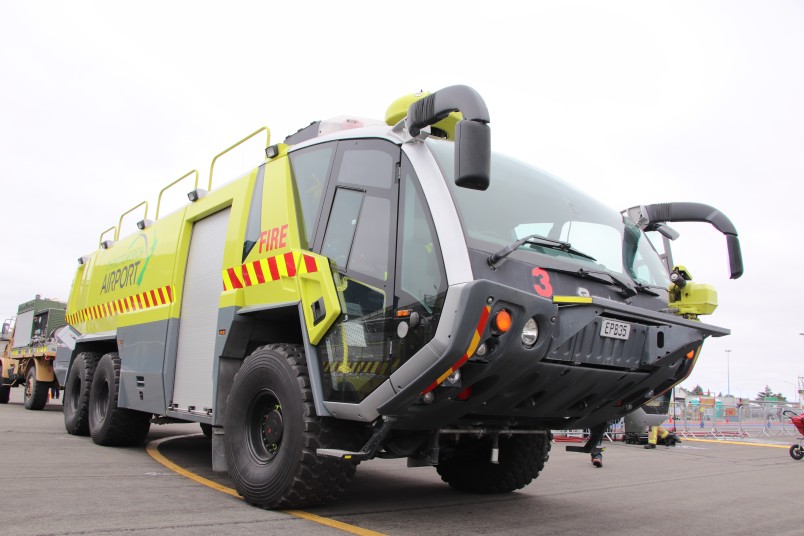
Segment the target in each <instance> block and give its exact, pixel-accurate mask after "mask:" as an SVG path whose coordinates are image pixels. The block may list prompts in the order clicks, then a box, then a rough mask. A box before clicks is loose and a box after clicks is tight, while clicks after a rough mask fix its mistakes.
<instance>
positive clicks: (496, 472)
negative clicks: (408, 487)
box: [436, 434, 550, 493]
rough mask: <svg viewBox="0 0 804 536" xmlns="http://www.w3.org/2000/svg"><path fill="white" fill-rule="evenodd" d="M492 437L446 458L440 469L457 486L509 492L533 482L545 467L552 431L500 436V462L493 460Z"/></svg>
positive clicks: (481, 491) (437, 469)
mask: <svg viewBox="0 0 804 536" xmlns="http://www.w3.org/2000/svg"><path fill="white" fill-rule="evenodd" d="M491 445H492V442H491V439H490V438H484V439H481V440H478V441H477V442H476V443H474V444H471V445H469V446H467V447H463V448H462V449H461V450H458V451H457V452H456V453H455V454H454V455H453V456H451V457H448V458H446V459H443V460H442V461H441V462H440V463H439V464H438V465H437V466H436V471H438V474H439V475H441V480H443V481H444V482H446V483H447V484H449V485H450V486H452V487H453V488H455V489H457V490H460V491H466V492H469V493H508V492H511V491H514V490H518V489H520V488H523V487H525V486H527V485H528V484H530V483H531V482H532V481H533V479H535V478H536V477H538V476H539V473H540V472H541V470H542V469H544V464H545V462H547V459H548V458H549V453H550V435H549V434H543V435H520V434H516V435H511V436H508V437H506V436H500V442H499V447H500V456H499V462H500V463H496V464H495V463H491V459H490V458H491Z"/></svg>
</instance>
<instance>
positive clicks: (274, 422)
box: [246, 389, 285, 464]
mask: <svg viewBox="0 0 804 536" xmlns="http://www.w3.org/2000/svg"><path fill="white" fill-rule="evenodd" d="M246 424H247V429H248V436H247V443H248V448H249V451H250V452H251V455H252V456H253V457H254V459H255V460H257V461H258V462H259V463H263V464H267V463H270V462H271V461H272V460H273V459H274V458H276V456H277V454H278V453H279V449H280V448H281V446H282V437H283V436H284V433H285V425H284V421H283V418H282V405H281V404H280V402H279V399H278V398H277V396H276V394H274V392H273V391H270V390H268V389H266V390H263V391H261V392H260V393H258V394H257V396H255V397H254V399H253V400H252V402H251V404H250V405H249V409H248V413H247V414H246Z"/></svg>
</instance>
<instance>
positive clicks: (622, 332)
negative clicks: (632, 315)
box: [600, 318, 631, 341]
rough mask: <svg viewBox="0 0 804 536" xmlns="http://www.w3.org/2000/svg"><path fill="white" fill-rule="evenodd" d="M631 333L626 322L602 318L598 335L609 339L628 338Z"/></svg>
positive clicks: (629, 325) (629, 326)
mask: <svg viewBox="0 0 804 536" xmlns="http://www.w3.org/2000/svg"><path fill="white" fill-rule="evenodd" d="M630 334H631V324H629V323H627V322H617V321H615V320H607V319H605V318H604V319H603V324H601V326H600V336H601V337H609V338H611V339H622V340H624V341H627V340H628V336H629V335H630Z"/></svg>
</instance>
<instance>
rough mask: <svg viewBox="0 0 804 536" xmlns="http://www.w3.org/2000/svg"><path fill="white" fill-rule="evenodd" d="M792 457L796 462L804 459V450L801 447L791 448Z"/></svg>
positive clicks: (794, 446)
mask: <svg viewBox="0 0 804 536" xmlns="http://www.w3.org/2000/svg"><path fill="white" fill-rule="evenodd" d="M790 457H791V458H793V459H794V460H800V459H801V458H804V448H802V447H800V446H799V445H793V446H792V447H790Z"/></svg>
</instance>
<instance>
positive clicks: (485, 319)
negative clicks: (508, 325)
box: [422, 305, 491, 395]
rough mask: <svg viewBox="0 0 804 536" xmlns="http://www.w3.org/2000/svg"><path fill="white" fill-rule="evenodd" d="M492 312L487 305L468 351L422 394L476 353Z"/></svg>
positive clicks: (438, 383) (424, 392)
mask: <svg viewBox="0 0 804 536" xmlns="http://www.w3.org/2000/svg"><path fill="white" fill-rule="evenodd" d="M490 314H491V307H489V306H488V305H486V306H485V307H483V312H482V313H480V320H479V321H478V322H477V327H476V328H475V333H474V335H472V342H470V343H469V348H467V349H466V352H465V353H464V354H463V356H461V358H460V359H459V360H458V361H456V362H455V364H454V365H452V366H451V367H450V368H448V369H447V370H446V371H445V372H444V374H442V375H441V376H439V377H438V379H437V380H436V381H434V382H433V383H432V384H430V386H429V387H428V388H427V389H425V390H424V391H422V394H423V395H425V394H427V393H429V392H430V391H432V390H433V389H435V388H436V387H438V386H439V385H440V384H441V383H442V382H443V381H444V380H446V379H447V378H448V377H449V375H450V374H452V373H453V372H455V371H456V370H458V369H459V368H461V366H462V365H463V364H464V363H466V362H467V361H468V360H469V358H470V357H471V356H472V354H474V353H475V350H477V347H478V346H479V345H480V337H481V336H482V335H483V331H485V329H486V323H487V322H488V320H489V315H490Z"/></svg>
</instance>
